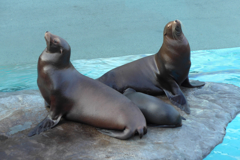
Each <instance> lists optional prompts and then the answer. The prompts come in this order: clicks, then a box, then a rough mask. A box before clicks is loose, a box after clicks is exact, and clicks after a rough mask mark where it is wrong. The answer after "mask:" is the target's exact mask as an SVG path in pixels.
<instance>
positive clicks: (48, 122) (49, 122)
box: [28, 115, 62, 137]
mask: <svg viewBox="0 0 240 160" xmlns="http://www.w3.org/2000/svg"><path fill="white" fill-rule="evenodd" d="M61 117H62V116H59V117H58V118H57V119H56V120H53V119H52V118H51V116H50V115H48V116H47V117H46V118H45V119H44V120H43V121H42V122H40V123H39V124H38V125H37V126H36V127H35V128H34V129H33V130H31V131H30V132H29V133H28V137H32V136H34V135H35V134H39V133H41V132H44V131H46V130H48V129H51V128H53V127H54V126H56V125H57V124H58V122H59V121H60V119H61Z"/></svg>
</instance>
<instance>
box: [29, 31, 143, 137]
mask: <svg viewBox="0 0 240 160" xmlns="http://www.w3.org/2000/svg"><path fill="white" fill-rule="evenodd" d="M45 40H46V43H47V47H46V49H45V50H44V51H43V52H42V54H41V55H40V57H39V60H38V79H37V84H38V87H39V90H40V92H41V94H42V96H43V98H44V100H45V106H46V107H49V114H48V116H47V117H46V118H45V119H44V120H43V121H42V122H40V123H39V124H38V126H37V127H35V128H34V129H33V130H32V131H30V133H29V134H28V136H33V135H35V134H39V133H41V132H43V131H45V130H48V129H50V128H52V127H54V126H55V125H57V124H58V123H59V121H60V119H61V117H64V118H66V119H67V120H72V121H76V122H81V123H85V124H89V125H92V126H95V127H98V128H103V129H108V130H105V131H104V130H103V131H101V132H102V133H104V134H106V135H109V136H112V137H115V138H118V139H128V138H130V137H131V136H132V135H134V134H135V133H138V134H139V136H140V138H141V137H142V136H143V135H144V134H146V132H147V127H146V120H145V118H144V116H143V114H142V112H141V111H140V109H139V108H138V107H137V106H136V105H135V104H134V103H133V102H131V101H130V100H129V99H128V98H127V97H125V96H124V95H122V94H120V93H119V92H117V91H115V90H113V89H112V88H110V87H108V86H106V85H104V84H103V83H100V82H98V81H96V80H93V79H91V78H88V77H86V76H84V75H82V74H81V73H79V72H78V71H77V70H76V69H75V68H74V66H73V65H72V63H71V62H70V53H71V49H70V46H69V44H68V43H67V42H66V41H65V40H64V39H62V38H61V37H58V36H56V35H53V34H51V33H50V32H46V33H45Z"/></svg>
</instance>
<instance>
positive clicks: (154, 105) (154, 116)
mask: <svg viewBox="0 0 240 160" xmlns="http://www.w3.org/2000/svg"><path fill="white" fill-rule="evenodd" d="M123 94H124V95H125V96H126V97H128V98H129V99H130V100H131V101H132V102H133V103H134V104H136V105H137V106H138V107H139V109H140V110H141V111H142V113H143V115H144V117H145V118H146V121H147V123H148V124H151V125H154V126H159V127H180V126H182V119H184V120H185V118H183V117H181V115H180V113H179V112H178V111H177V110H176V109H175V108H174V107H173V106H171V105H169V104H167V103H165V102H163V101H162V100H160V99H159V98H157V97H153V96H150V95H147V94H144V93H140V92H136V91H135V90H134V89H131V88H128V89H126V90H125V91H124V93H123Z"/></svg>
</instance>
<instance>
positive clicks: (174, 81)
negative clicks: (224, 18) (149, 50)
mask: <svg viewBox="0 0 240 160" xmlns="http://www.w3.org/2000/svg"><path fill="white" fill-rule="evenodd" d="M163 38H164V39H163V44H162V47H161V48H160V50H159V51H158V53H156V54H155V55H152V56H147V57H144V58H141V59H139V60H136V61H133V62H131V63H128V64H125V65H123V66H120V67H117V68H115V69H113V70H110V71H109V72H107V73H105V74H104V75H103V76H101V77H100V78H98V80H99V81H100V82H102V83H104V84H106V85H108V86H110V87H112V88H114V89H115V90H117V91H119V92H121V93H123V91H124V90H126V89H127V88H132V89H134V90H136V91H137V92H143V93H146V94H150V95H160V94H163V93H165V94H166V95H167V97H168V98H169V99H170V101H171V102H172V103H173V104H175V105H176V106H178V107H179V108H181V109H182V110H183V111H185V112H186V113H188V114H189V113H190V109H189V106H188V104H187V100H186V98H185V97H184V94H183V93H182V91H181V89H180V87H179V86H184V87H190V88H192V87H201V86H203V85H204V84H205V83H204V82H199V81H195V82H194V84H190V82H189V79H188V73H189V69H190V66H191V61H190V47H189V43H188V40H187V39H186V37H185V36H184V34H183V32H182V28H181V23H180V21H179V20H175V21H172V22H169V23H168V24H167V25H166V26H165V28H164V32H163Z"/></svg>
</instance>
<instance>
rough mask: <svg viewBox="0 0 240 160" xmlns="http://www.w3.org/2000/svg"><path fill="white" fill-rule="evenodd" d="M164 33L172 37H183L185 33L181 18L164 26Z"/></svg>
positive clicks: (177, 38) (165, 35)
mask: <svg viewBox="0 0 240 160" xmlns="http://www.w3.org/2000/svg"><path fill="white" fill-rule="evenodd" d="M163 35H164V37H168V38H171V39H176V40H179V39H181V37H182V35H183V33H182V25H181V22H180V21H179V20H175V21H171V22H169V23H168V24H167V25H166V26H165V28H164V31H163Z"/></svg>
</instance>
